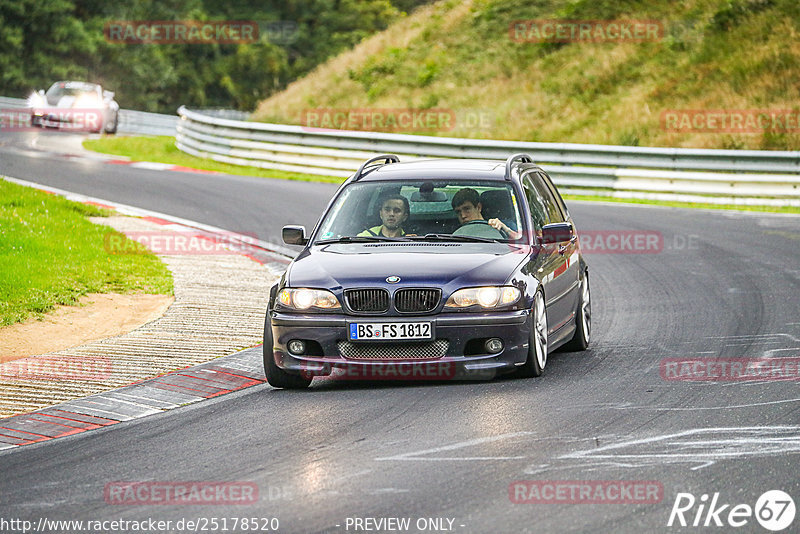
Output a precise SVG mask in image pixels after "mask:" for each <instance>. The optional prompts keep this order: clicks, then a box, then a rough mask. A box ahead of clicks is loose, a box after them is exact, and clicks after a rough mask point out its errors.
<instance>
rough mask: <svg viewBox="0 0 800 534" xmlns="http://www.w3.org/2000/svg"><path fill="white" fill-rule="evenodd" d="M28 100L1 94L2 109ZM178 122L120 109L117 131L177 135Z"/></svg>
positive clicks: (144, 112) (156, 114) (0, 107)
mask: <svg viewBox="0 0 800 534" xmlns="http://www.w3.org/2000/svg"><path fill="white" fill-rule="evenodd" d="M26 105H27V101H26V100H25V99H24V98H9V97H5V96H0V109H18V108H24V107H26ZM177 124H178V117H177V116H176V115H164V114H161V113H149V112H146V111H135V110H131V109H121V110H119V123H118V125H117V132H119V133H127V134H141V135H170V136H173V135H175V129H176V126H177Z"/></svg>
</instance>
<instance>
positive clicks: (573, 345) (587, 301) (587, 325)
mask: <svg viewBox="0 0 800 534" xmlns="http://www.w3.org/2000/svg"><path fill="white" fill-rule="evenodd" d="M591 333H592V295H591V292H590V291H589V273H588V272H585V273H584V274H583V280H581V298H580V300H579V301H578V309H577V311H576V312H575V334H574V335H573V336H572V339H570V340H569V341H568V342H567V343H566V344H565V345H564V351H566V352H580V351H583V350H586V348H587V347H588V346H589V339H590V337H591Z"/></svg>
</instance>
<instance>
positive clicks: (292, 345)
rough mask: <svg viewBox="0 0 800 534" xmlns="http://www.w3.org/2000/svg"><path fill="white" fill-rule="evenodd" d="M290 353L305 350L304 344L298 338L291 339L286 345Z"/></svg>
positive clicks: (301, 352)
mask: <svg viewBox="0 0 800 534" xmlns="http://www.w3.org/2000/svg"><path fill="white" fill-rule="evenodd" d="M287 346H288V347H289V352H291V353H292V354H303V353H304V352H305V351H306V344H305V343H304V342H302V341H300V340H299V339H293V340H291V341H290V342H289V344H288V345H287Z"/></svg>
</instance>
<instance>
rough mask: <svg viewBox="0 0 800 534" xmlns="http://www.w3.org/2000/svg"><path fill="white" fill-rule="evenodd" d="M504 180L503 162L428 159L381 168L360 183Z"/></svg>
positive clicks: (369, 172) (368, 174)
mask: <svg viewBox="0 0 800 534" xmlns="http://www.w3.org/2000/svg"><path fill="white" fill-rule="evenodd" d="M454 178H455V179H470V180H494V181H504V180H505V162H504V161H500V160H490V159H428V160H416V161H408V162H401V163H390V164H387V165H381V166H379V167H377V168H375V169H370V170H369V171H368V172H365V173H364V174H363V175H362V176H361V178H360V179H359V182H380V181H384V180H402V179H411V180H414V179H417V180H420V179H431V180H443V179H454Z"/></svg>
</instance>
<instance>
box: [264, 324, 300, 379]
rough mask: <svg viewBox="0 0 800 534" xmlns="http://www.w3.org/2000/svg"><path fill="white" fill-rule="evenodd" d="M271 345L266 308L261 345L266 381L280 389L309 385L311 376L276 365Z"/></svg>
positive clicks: (270, 330) (270, 328)
mask: <svg viewBox="0 0 800 534" xmlns="http://www.w3.org/2000/svg"><path fill="white" fill-rule="evenodd" d="M273 345H274V342H273V339H272V326H271V325H270V323H269V310H267V317H266V319H265V320H264V345H263V357H264V374H265V375H266V377H267V382H269V385H270V386H272V387H274V388H281V389H305V388H307V387H308V386H309V385H311V380H312V379H311V378H306V377H304V376H301V375H296V374H292V373H289V372H287V371H284V370H283V369H281V368H280V367H278V365H277V364H276V363H275V356H274V351H273Z"/></svg>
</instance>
